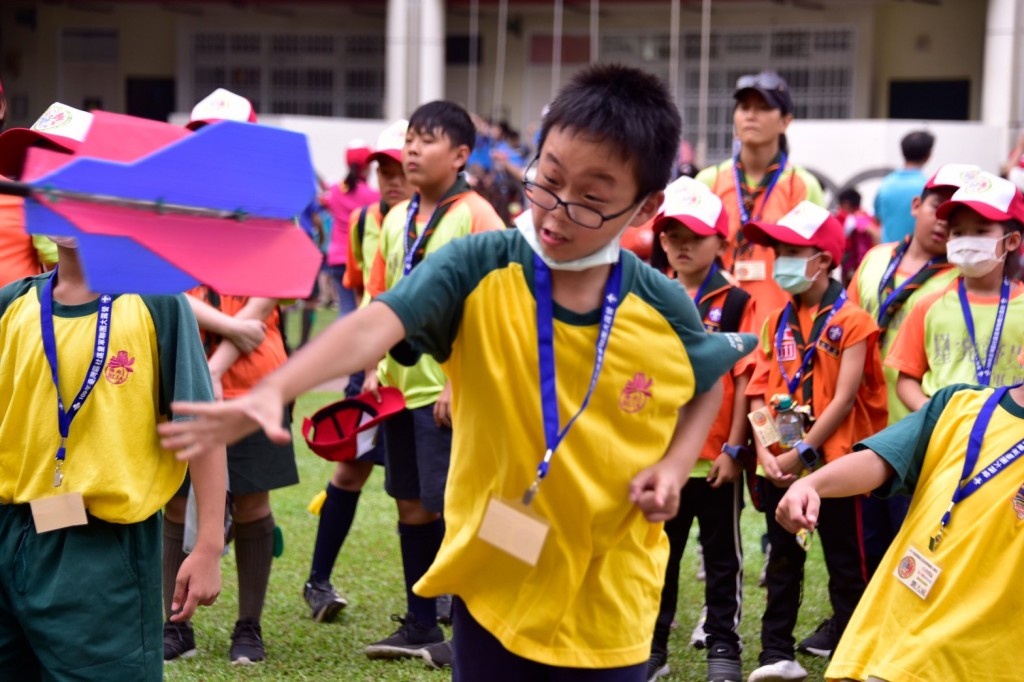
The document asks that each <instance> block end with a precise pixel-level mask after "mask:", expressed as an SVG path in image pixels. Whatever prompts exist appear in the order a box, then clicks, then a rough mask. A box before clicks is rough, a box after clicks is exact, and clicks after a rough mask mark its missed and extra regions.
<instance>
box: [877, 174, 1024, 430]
mask: <svg viewBox="0 0 1024 682" xmlns="http://www.w3.org/2000/svg"><path fill="white" fill-rule="evenodd" d="M936 215H937V216H938V217H939V218H940V219H943V220H947V221H948V222H949V242H948V243H947V246H946V250H947V258H948V260H949V262H950V263H952V264H953V265H955V266H956V267H957V268H958V269H959V271H960V276H959V277H958V278H957V280H956V282H954V283H953V284H951V285H950V287H949V288H948V289H946V290H945V291H942V292H939V293H936V294H933V295H932V296H930V297H927V298H925V299H922V300H921V302H920V304H919V305H918V306H917V307H915V308H914V310H912V311H911V313H910V314H909V315H908V316H907V319H906V320H905V322H904V324H903V326H902V327H901V328H900V331H899V334H898V335H897V337H896V339H895V340H894V341H893V346H892V349H891V350H890V352H889V355H888V356H887V358H886V361H885V363H886V365H887V366H890V367H892V368H894V369H896V370H898V371H899V373H900V376H899V379H898V380H897V384H896V391H897V393H898V395H899V397H900V399H901V400H902V401H903V402H904V403H905V404H906V406H907V407H908V408H910V409H911V410H918V409H920V408H921V406H922V405H924V403H925V402H926V401H927V400H928V398H929V397H931V395H932V394H933V393H934V392H935V391H937V390H938V389H940V388H942V387H943V386H949V385H950V384H954V383H969V384H981V385H985V386H1006V385H1010V384H1016V383H1019V382H1021V381H1022V380H1024V370H1022V369H1021V366H1020V365H1019V364H1018V363H1017V362H1016V357H1017V354H1018V353H1019V352H1020V346H1021V339H1022V338H1024V296H1022V294H1024V285H1022V284H1021V282H1020V271H1021V267H1020V253H1019V252H1018V250H1019V249H1020V245H1021V229H1022V225H1024V197H1022V196H1021V192H1020V190H1018V189H1017V188H1016V187H1014V186H1013V184H1012V183H1010V182H1008V181H1007V180H1004V179H1002V178H999V177H996V176H994V175H990V174H988V173H981V174H979V175H978V176H977V177H976V178H975V179H974V180H973V181H972V182H970V183H968V184H967V185H965V186H964V187H962V188H961V189H959V190H957V192H956V193H955V194H954V195H953V197H952V198H951V199H950V200H949V201H947V202H946V203H944V204H943V205H942V206H940V207H939V209H938V211H937V212H936Z"/></svg>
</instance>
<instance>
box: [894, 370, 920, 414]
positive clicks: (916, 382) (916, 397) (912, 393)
mask: <svg viewBox="0 0 1024 682" xmlns="http://www.w3.org/2000/svg"><path fill="white" fill-rule="evenodd" d="M896 395H898V396H899V397H900V400H902V401H903V404H904V405H906V406H907V408H908V409H910V411H911V412H917V411H918V410H920V409H921V407H922V406H923V405H924V404H925V403H926V402H928V396H926V395H925V394H924V389H923V388H921V380H920V379H916V378H914V377H912V376H910V375H909V374H904V373H903V372H900V375H899V378H897V379H896Z"/></svg>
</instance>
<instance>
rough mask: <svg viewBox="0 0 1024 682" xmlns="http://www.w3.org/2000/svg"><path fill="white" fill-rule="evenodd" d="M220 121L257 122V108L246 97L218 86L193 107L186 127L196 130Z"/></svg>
mask: <svg viewBox="0 0 1024 682" xmlns="http://www.w3.org/2000/svg"><path fill="white" fill-rule="evenodd" d="M220 121H239V122H241V123H255V122H256V109H254V108H253V106H252V102H250V101H249V100H247V99H246V98H245V97H242V96H241V95H236V94H235V93H233V92H231V91H230V90H225V89H224V88H217V89H216V90H214V91H213V92H211V93H210V94H209V95H207V96H206V97H204V98H203V99H201V100H199V103H198V104H196V105H195V106H194V107H192V115H191V116H190V117H189V121H188V124H186V126H185V127H186V128H189V129H191V130H196V129H197V128H202V127H203V126H204V125H207V124H208V123H218V122H220Z"/></svg>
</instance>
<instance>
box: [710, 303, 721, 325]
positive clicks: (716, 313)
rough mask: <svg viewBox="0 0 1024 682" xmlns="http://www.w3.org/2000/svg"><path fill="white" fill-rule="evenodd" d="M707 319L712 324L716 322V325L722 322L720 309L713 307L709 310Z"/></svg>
mask: <svg viewBox="0 0 1024 682" xmlns="http://www.w3.org/2000/svg"><path fill="white" fill-rule="evenodd" d="M708 319H709V320H711V321H712V322H716V323H717V322H721V321H722V309H721V308H718V307H715V308H712V309H711V310H709V311H708Z"/></svg>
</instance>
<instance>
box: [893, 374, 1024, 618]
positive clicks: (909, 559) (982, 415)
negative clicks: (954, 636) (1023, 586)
mask: <svg viewBox="0 0 1024 682" xmlns="http://www.w3.org/2000/svg"><path fill="white" fill-rule="evenodd" d="M1010 388H1012V387H1008V386H1003V387H1001V388H998V389H996V390H995V391H993V393H992V395H990V396H989V397H988V399H987V400H986V401H985V404H984V405H983V406H982V408H981V411H980V412H978V417H977V419H975V421H974V425H973V426H972V427H971V435H970V437H969V438H968V441H967V453H966V455H965V456H964V468H963V471H962V472H961V473H960V480H959V481H958V482H957V485H956V489H954V490H953V497H952V499H951V500H950V503H949V508H948V509H946V512H945V513H944V514H943V515H942V518H941V519H940V520H939V530H938V532H937V533H936V534H935V535H933V536H931V537H930V538H928V550H929V552H931V553H932V554H934V553H935V552H936V551H937V550H938V548H939V543H941V542H942V537H943V534H944V533H947V532H948V530H947V529H948V526H949V522H950V520H951V519H952V518H953V510H954V508H955V507H956V505H957V504H959V503H960V502H963V501H964V500H965V499H967V498H968V497H970V496H971V495H973V494H974V493H975V492H977V491H978V490H979V489H980V488H981V487H982V486H983V485H985V484H986V483H988V482H989V481H991V480H992V479H993V478H995V477H996V476H998V475H999V474H1001V473H1002V472H1004V471H1006V469H1007V468H1008V467H1009V465H1010V464H1012V463H1013V462H1015V461H1016V460H1018V459H1020V458H1021V457H1022V456H1024V438H1022V439H1021V440H1019V441H1017V443H1016V444H1015V445H1013V446H1012V447H1011V448H1010V449H1009V450H1007V451H1006V452H1005V453H1003V454H1002V455H1000V456H999V457H996V458H995V459H994V460H992V463H991V464H989V465H988V466H987V467H985V468H984V469H982V470H981V471H979V472H978V473H977V474H974V473H973V472H974V467H975V466H976V465H977V464H978V457H979V456H980V455H981V446H982V443H984V441H985V431H986V430H987V429H988V425H989V422H990V421H992V415H993V413H994V412H995V410H996V407H997V406H998V405H999V401H1000V400H1002V398H1003V396H1005V395H1006V393H1007V392H1008V391H1009V390H1010ZM1011 505H1012V507H1013V509H1014V510H1016V504H1015V503H1014V502H1013V501H1011ZM941 572H942V569H941V568H940V567H939V566H938V564H936V563H934V562H933V561H932V560H930V559H929V558H928V557H927V556H926V555H925V553H924V552H921V551H920V550H918V549H917V548H916V547H914V546H913V545H910V546H909V547H908V548H907V551H906V552H905V553H904V555H903V558H902V559H900V563H899V564H898V565H897V566H896V570H895V571H894V572H893V575H894V576H895V577H896V579H897V580H899V581H900V582H901V583H903V584H904V585H906V586H907V587H909V588H910V589H911V590H912V591H913V592H914V593H915V594H917V596H919V597H921V599H927V598H928V593H929V592H930V591H931V589H932V586H933V585H934V584H935V580H936V579H937V578H938V577H939V574H940V573H941Z"/></svg>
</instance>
